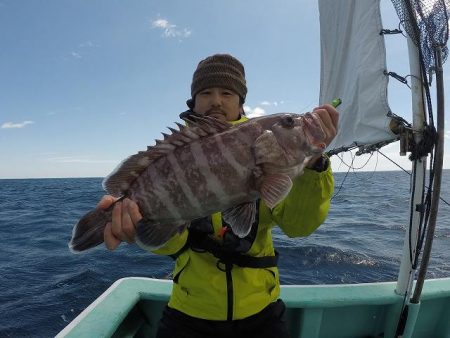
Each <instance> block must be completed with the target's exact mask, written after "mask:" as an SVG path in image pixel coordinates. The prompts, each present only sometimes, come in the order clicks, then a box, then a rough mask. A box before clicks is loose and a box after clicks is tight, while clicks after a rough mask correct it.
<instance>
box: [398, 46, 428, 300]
mask: <svg viewBox="0 0 450 338" xmlns="http://www.w3.org/2000/svg"><path fill="white" fill-rule="evenodd" d="M408 52H409V68H410V72H411V75H412V76H411V91H412V112H413V129H414V138H415V141H416V143H418V142H420V140H421V139H422V132H423V127H424V124H425V121H424V116H425V114H424V111H425V107H424V104H423V86H422V72H421V69H420V60H419V50H418V48H417V46H416V45H415V44H414V42H413V41H412V40H411V38H408ZM425 165H426V157H423V158H421V159H419V160H416V161H415V162H413V165H412V174H413V175H412V177H413V178H414V180H415V182H411V185H412V186H413V187H415V190H414V191H412V192H411V201H412V204H411V205H412V207H413V210H411V213H410V220H409V221H410V222H409V223H410V224H412V229H411V231H409V229H407V230H406V235H405V241H404V243H403V254H402V260H401V263H400V272H399V276H398V280H397V287H396V290H395V291H396V293H398V294H399V295H402V296H403V295H404V296H405V297H408V295H409V294H410V293H411V289H412V284H413V281H414V274H415V270H414V269H413V266H412V265H413V261H412V260H413V259H414V256H415V254H416V250H415V249H416V245H417V240H418V232H419V226H420V223H421V219H422V213H421V212H420V210H421V208H416V206H418V205H421V204H422V196H423V190H424V185H425ZM411 257H412V258H411Z"/></svg>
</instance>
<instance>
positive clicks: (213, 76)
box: [188, 54, 247, 105]
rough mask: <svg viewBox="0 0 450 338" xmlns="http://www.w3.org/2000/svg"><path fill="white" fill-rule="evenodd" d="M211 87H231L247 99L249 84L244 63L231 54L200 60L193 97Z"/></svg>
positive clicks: (192, 85) (243, 98)
mask: <svg viewBox="0 0 450 338" xmlns="http://www.w3.org/2000/svg"><path fill="white" fill-rule="evenodd" d="M211 87H221V88H226V89H230V90H232V91H234V92H235V93H237V94H238V95H239V96H240V97H241V99H242V100H243V101H245V96H246V95H247V86H246V82H245V70H244V66H243V65H242V63H241V62H240V61H239V60H238V59H236V58H235V57H233V56H231V55H229V54H215V55H212V56H209V57H207V58H206V59H204V60H202V61H200V62H199V64H198V66H197V69H196V70H195V72H194V75H193V76H192V84H191V97H192V98H194V97H195V95H196V94H197V93H198V92H200V91H202V90H203V89H206V88H211ZM189 101H191V100H188V102H189ZM191 102H192V101H191ZM188 105H189V104H188Z"/></svg>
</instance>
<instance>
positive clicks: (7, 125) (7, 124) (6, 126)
mask: <svg viewBox="0 0 450 338" xmlns="http://www.w3.org/2000/svg"><path fill="white" fill-rule="evenodd" d="M33 123H34V122H33V121H23V122H19V123H13V122H5V123H3V124H2V126H1V128H2V129H13V128H24V127H25V126H27V125H29V124H33Z"/></svg>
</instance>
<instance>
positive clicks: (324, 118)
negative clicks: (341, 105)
mask: <svg viewBox="0 0 450 338" xmlns="http://www.w3.org/2000/svg"><path fill="white" fill-rule="evenodd" d="M313 113H314V114H315V115H316V116H317V117H318V120H319V123H320V126H321V127H322V130H323V131H324V133H325V144H326V145H327V146H328V145H329V144H330V143H331V141H333V139H334V138H335V136H336V134H337V126H338V121H339V113H338V112H337V110H336V109H335V108H334V107H333V106H332V105H331V104H325V105H323V106H319V107H317V108H314V109H313ZM321 156H322V155H317V156H314V157H313V158H311V159H310V160H309V162H308V164H307V165H306V167H307V168H313V167H314V164H315V162H316V161H317V160H318V159H319V158H320V157H321Z"/></svg>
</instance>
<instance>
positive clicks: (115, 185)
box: [103, 115, 232, 197]
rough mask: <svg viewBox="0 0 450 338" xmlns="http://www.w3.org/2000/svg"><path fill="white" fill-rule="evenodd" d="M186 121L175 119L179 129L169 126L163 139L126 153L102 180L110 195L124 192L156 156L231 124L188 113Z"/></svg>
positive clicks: (220, 130)
mask: <svg viewBox="0 0 450 338" xmlns="http://www.w3.org/2000/svg"><path fill="white" fill-rule="evenodd" d="M184 121H185V122H186V123H187V124H188V125H189V127H186V126H184V125H182V124H180V123H177V126H178V127H179V130H176V129H174V128H169V130H170V131H171V134H165V133H163V136H164V139H163V140H156V143H155V145H154V146H149V147H147V150H146V151H140V152H138V153H137V154H135V155H132V156H130V157H128V158H127V159H126V160H124V161H123V162H122V163H121V164H119V165H118V166H117V168H116V169H115V170H114V171H113V172H112V173H111V174H109V176H107V177H106V178H105V180H104V181H103V188H104V189H105V190H106V192H107V193H108V194H111V195H113V196H117V197H119V196H123V195H124V194H125V192H126V191H127V190H128V188H129V187H130V185H131V183H133V182H134V180H136V178H138V177H139V176H140V175H141V173H142V172H143V171H144V170H145V169H146V168H147V167H148V166H149V165H150V163H152V162H154V161H155V160H156V159H158V158H160V157H162V156H165V155H167V154H168V153H171V152H172V151H174V150H175V149H177V148H179V147H183V146H185V145H186V144H189V143H191V142H193V141H195V140H198V139H200V138H203V137H207V136H210V135H214V134H216V133H218V132H222V131H224V130H227V129H228V128H230V127H231V126H232V125H231V124H230V123H228V122H224V121H220V120H218V119H216V118H213V117H204V116H198V115H191V116H188V117H186V118H184Z"/></svg>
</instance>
